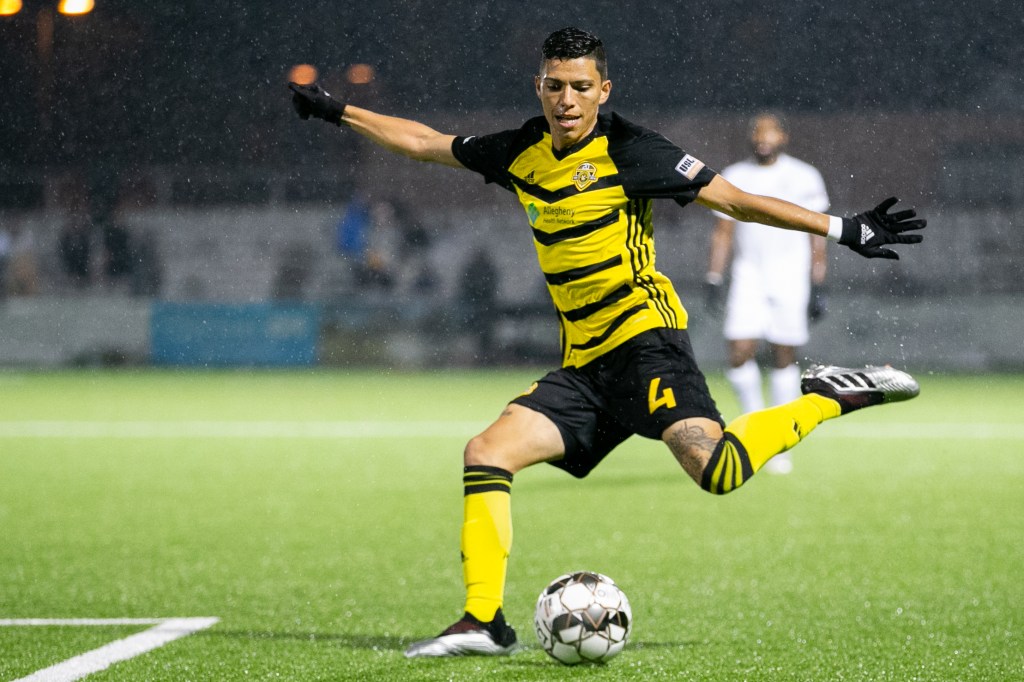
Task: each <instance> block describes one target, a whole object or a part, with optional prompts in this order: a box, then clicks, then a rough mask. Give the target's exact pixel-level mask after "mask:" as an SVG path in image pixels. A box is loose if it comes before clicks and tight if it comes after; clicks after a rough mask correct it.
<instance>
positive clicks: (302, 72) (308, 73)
mask: <svg viewBox="0 0 1024 682" xmlns="http://www.w3.org/2000/svg"><path fill="white" fill-rule="evenodd" d="M316 77H317V71H316V67H315V66H313V65H312V64H296V65H295V66H293V67H292V68H291V69H290V70H289V71H288V80H289V81H291V82H292V83H298V84H299V85H309V84H311V83H315V82H316Z"/></svg>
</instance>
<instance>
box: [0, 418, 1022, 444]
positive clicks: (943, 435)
mask: <svg viewBox="0 0 1024 682" xmlns="http://www.w3.org/2000/svg"><path fill="white" fill-rule="evenodd" d="M486 426H487V423H486V422H484V421H414V422H406V421H45V420H29V421H0V439H11V438H71V439H86V438H138V439H166V438H258V439H266V438H284V439H318V438H319V439H340V440H346V439H361V438H384V439H393V438H468V437H470V436H473V435H475V434H477V433H479V432H480V431H482V430H483V429H484V428H485V427H486ZM810 438H811V439H813V440H820V439H823V438H843V439H854V440H886V439H892V438H914V439H918V440H950V439H961V438H969V439H972V440H978V439H982V440H1014V441H1019V440H1024V424H999V423H963V424H960V423H955V422H943V423H934V422H924V423H910V422H906V423H887V424H872V423H871V422H869V421H864V420H860V421H858V422H857V423H853V424H850V423H846V424H844V423H834V422H833V423H826V424H823V425H822V426H821V427H819V428H818V429H816V430H815V432H814V434H813V435H812V436H811V437H810Z"/></svg>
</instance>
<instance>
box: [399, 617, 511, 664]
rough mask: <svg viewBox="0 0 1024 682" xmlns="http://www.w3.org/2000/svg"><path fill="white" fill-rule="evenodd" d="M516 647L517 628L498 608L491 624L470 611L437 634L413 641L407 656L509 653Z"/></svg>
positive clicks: (505, 654) (501, 654)
mask: <svg viewBox="0 0 1024 682" xmlns="http://www.w3.org/2000/svg"><path fill="white" fill-rule="evenodd" d="M516 648H517V645H516V631H515V630H513V629H512V627H511V626H509V625H508V624H507V623H506V622H505V616H504V614H503V613H502V612H501V609H498V612H497V613H495V614H494V620H492V621H490V622H489V623H484V622H482V621H479V620H477V619H476V618H474V617H473V616H471V615H470V614H468V613H466V614H465V615H463V616H462V618H461V619H460V620H458V621H457V622H456V623H454V624H453V625H451V626H450V627H449V628H448V629H446V630H445V631H444V632H442V633H441V634H439V635H438V636H437V637H431V638H430V639H423V640H420V641H419V642H413V643H412V644H410V645H409V648H408V649H406V650H405V657H406V658H421V657H439V656H508V655H509V654H511V653H512V652H514V651H515V650H516Z"/></svg>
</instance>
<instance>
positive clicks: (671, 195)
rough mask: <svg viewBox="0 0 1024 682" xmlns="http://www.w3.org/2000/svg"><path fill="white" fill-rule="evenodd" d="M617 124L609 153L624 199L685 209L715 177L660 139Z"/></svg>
mask: <svg viewBox="0 0 1024 682" xmlns="http://www.w3.org/2000/svg"><path fill="white" fill-rule="evenodd" d="M617 123H619V124H620V126H617V127H620V128H621V130H620V131H619V133H618V134H615V135H613V136H612V139H611V140H610V143H611V145H610V146H611V148H610V149H609V152H610V153H612V154H613V158H614V160H615V165H616V166H617V167H618V169H619V174H620V175H621V176H622V186H623V189H624V190H625V191H626V194H627V195H628V196H633V197H649V198H652V199H662V198H664V199H675V201H676V203H678V204H679V205H680V206H685V205H686V204H688V203H690V202H691V201H693V200H694V199H696V198H697V193H698V192H700V190H701V189H702V188H703V187H705V186H706V185H707V184H708V183H709V182H711V180H712V178H714V177H715V175H717V173H716V172H715V171H713V170H712V169H710V168H708V167H707V166H705V165H704V163H703V162H702V161H700V160H699V159H697V158H695V157H693V156H691V155H690V154H687V153H686V152H684V151H683V150H682V149H680V148H679V147H677V146H676V145H674V144H673V143H672V142H670V141H669V140H668V139H666V138H665V137H664V136H663V135H659V134H658V133H655V132H652V131H650V130H646V129H644V128H641V127H639V126H635V125H633V124H629V123H626V122H624V121H622V120H621V119H620V120H619V121H617Z"/></svg>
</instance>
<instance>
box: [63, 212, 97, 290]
mask: <svg viewBox="0 0 1024 682" xmlns="http://www.w3.org/2000/svg"><path fill="white" fill-rule="evenodd" d="M92 227H93V226H92V220H91V219H90V218H89V216H88V215H85V214H76V215H71V216H69V217H68V218H67V220H66V222H65V223H64V227H63V228H61V233H60V239H59V241H58V242H57V251H58V256H59V257H60V264H61V267H62V268H63V271H64V275H65V276H66V277H67V280H68V282H69V283H70V284H71V286H72V287H74V288H76V289H84V288H86V287H88V286H89V284H90V283H91V281H92V241H93V235H92Z"/></svg>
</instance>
